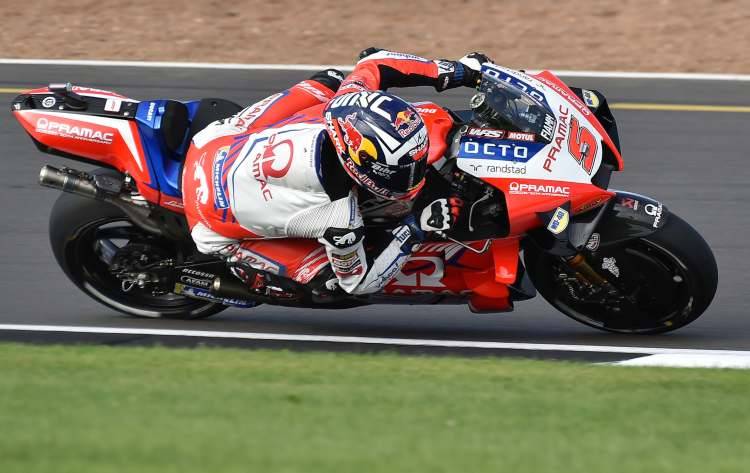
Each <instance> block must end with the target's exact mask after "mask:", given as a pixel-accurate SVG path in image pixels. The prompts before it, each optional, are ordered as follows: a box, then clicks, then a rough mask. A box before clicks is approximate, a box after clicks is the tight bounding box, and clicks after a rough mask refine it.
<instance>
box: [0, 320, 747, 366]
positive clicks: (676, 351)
mask: <svg viewBox="0 0 750 473" xmlns="http://www.w3.org/2000/svg"><path fill="white" fill-rule="evenodd" d="M0 330H12V331H20V332H59V333H94V334H117V335H154V336H169V337H200V338H225V339H240V340H270V341H292V342H321V343H357V344H366V345H392V346H419V347H443V348H480V349H488V350H535V351H572V352H589V353H623V354H636V355H660V354H666V355H709V356H710V355H721V356H726V355H732V356H739V357H748V360H750V351H738V350H700V349H688V348H656V347H622V346H603V345H559V344H551V343H506V342H481V341H471V340H429V339H416V338H379V337H348V336H335V335H302V334H288V333H257V332H218V331H217V332H215V331H211V330H170V329H148V328H124V327H85V326H65V325H20V324H19V325H16V324H0Z"/></svg>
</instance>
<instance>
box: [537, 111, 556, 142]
mask: <svg viewBox="0 0 750 473" xmlns="http://www.w3.org/2000/svg"><path fill="white" fill-rule="evenodd" d="M554 129H555V117H554V116H552V115H551V114H549V113H547V114H545V115H544V124H543V125H542V131H541V133H540V135H542V138H544V139H545V140H546V141H547V142H550V141H552V132H553V131H554Z"/></svg>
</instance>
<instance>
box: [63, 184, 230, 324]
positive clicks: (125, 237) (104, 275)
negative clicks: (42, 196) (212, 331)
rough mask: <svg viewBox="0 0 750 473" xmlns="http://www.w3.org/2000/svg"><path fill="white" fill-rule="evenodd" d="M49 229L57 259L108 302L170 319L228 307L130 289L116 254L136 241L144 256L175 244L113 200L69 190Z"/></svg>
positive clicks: (166, 251)
mask: <svg viewBox="0 0 750 473" xmlns="http://www.w3.org/2000/svg"><path fill="white" fill-rule="evenodd" d="M49 233H50V243H51V245H52V251H53V253H54V255H55V259H56V260H57V263H58V264H59V265H60V267H61V268H62V270H63V271H64V272H65V274H66V275H67V276H68V278H69V279H70V280H71V281H72V282H73V284H75V285H76V286H77V287H78V288H79V289H81V290H82V291H83V292H85V293H86V294H88V295H89V296H90V297H91V298H93V299H95V300H96V301H98V302H100V303H102V304H104V305H106V306H107V307H110V308H112V309H115V310H117V311H119V312H122V313H124V314H128V315H132V316H136V317H149V318H169V319H200V318H205V317H209V316H211V315H214V314H216V313H218V312H221V311H222V310H224V309H226V306H224V305H221V304H215V303H212V302H208V301H203V300H198V299H191V298H188V297H185V296H181V295H177V294H163V295H152V294H151V293H150V292H148V291H143V290H138V289H137V288H133V289H131V290H130V291H127V292H126V291H124V290H123V284H122V281H120V280H119V279H117V278H116V277H115V276H114V275H113V274H112V272H111V271H110V266H111V264H112V259H113V258H114V257H116V254H122V251H120V252H119V253H118V251H119V250H121V249H122V248H125V247H127V246H129V245H130V246H131V247H135V248H136V249H137V251H138V255H139V256H140V257H143V258H147V259H148V258H153V260H158V259H165V258H169V257H171V256H172V254H173V253H174V251H175V250H174V246H175V245H174V242H171V241H169V240H166V239H163V238H159V237H154V236H153V235H150V234H148V233H146V232H144V231H143V230H141V229H140V228H138V227H137V226H135V225H134V224H133V223H132V222H130V221H129V220H128V218H127V216H126V215H125V214H124V213H123V212H122V211H121V210H120V209H118V208H117V207H115V206H113V205H111V204H108V203H105V202H101V201H97V200H93V199H88V198H86V197H81V196H78V195H74V194H69V193H63V194H61V195H60V197H59V198H58V199H57V201H56V202H55V205H54V206H53V208H52V214H51V215H50V222H49Z"/></svg>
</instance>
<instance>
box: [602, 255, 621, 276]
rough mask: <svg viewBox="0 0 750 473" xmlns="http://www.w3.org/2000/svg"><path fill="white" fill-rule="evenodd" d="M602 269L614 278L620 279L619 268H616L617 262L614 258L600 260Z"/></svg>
mask: <svg viewBox="0 0 750 473" xmlns="http://www.w3.org/2000/svg"><path fill="white" fill-rule="evenodd" d="M602 269H605V270H607V271H609V272H610V273H612V276H614V277H616V278H619V277H620V268H618V267H617V260H616V259H615V258H604V259H603V260H602Z"/></svg>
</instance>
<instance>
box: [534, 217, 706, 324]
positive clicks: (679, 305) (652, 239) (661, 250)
mask: <svg viewBox="0 0 750 473" xmlns="http://www.w3.org/2000/svg"><path fill="white" fill-rule="evenodd" d="M584 254H585V256H586V260H587V262H588V263H589V265H590V266H591V267H592V268H594V269H595V270H596V271H597V272H599V273H600V274H602V275H603V276H605V277H606V278H607V279H608V280H609V281H611V282H612V284H613V285H614V286H615V287H616V288H617V289H618V291H619V293H620V294H622V295H624V296H626V297H625V298H624V300H622V299H621V300H619V301H617V300H615V299H613V298H604V300H602V298H601V297H594V296H589V297H588V298H587V297H581V293H580V292H579V291H577V289H576V284H575V282H573V283H570V282H569V281H570V278H568V279H567V282H566V280H565V278H564V277H563V274H564V272H565V271H564V268H565V267H564V265H565V263H563V262H562V261H561V260H560V259H559V258H556V257H553V256H550V255H548V254H546V253H543V252H542V251H541V250H539V249H538V248H536V247H529V248H526V249H525V251H524V260H525V263H526V267H527V269H528V271H529V276H530V277H531V280H532V281H533V283H534V285H535V286H536V288H537V290H538V291H539V293H541V294H542V296H543V297H544V298H545V299H546V300H547V301H548V302H549V303H550V304H552V305H553V306H554V307H555V308H557V309H558V310H560V311H561V312H562V313H564V314H565V315H567V316H569V317H571V318H573V319H575V320H577V321H579V322H582V323H584V324H586V325H590V326H592V327H596V328H598V329H601V330H607V331H610V332H617V333H637V334H653V333H663V332H668V331H671V330H675V329H678V328H680V327H684V326H685V325H687V324H689V323H690V322H692V321H694V320H695V319H697V318H698V317H699V316H700V315H701V314H702V313H703V312H704V311H705V310H706V309H707V308H708V306H709V304H710V303H711V301H712V300H713V298H714V295H715V294H716V286H717V284H718V269H717V267H716V260H715V259H714V255H713V252H712V251H711V248H709V246H708V244H707V243H706V242H705V240H704V239H703V238H702V237H701V236H700V234H698V232H696V231H695V229H693V227H691V226H690V225H689V224H688V223H687V222H685V221H684V220H682V219H681V218H680V217H678V216H677V215H674V214H670V215H669V217H668V220H667V223H666V224H665V225H664V226H663V227H662V228H661V229H659V230H658V231H656V232H655V233H653V234H651V235H649V236H647V237H643V238H635V239H632V240H628V241H625V242H622V243H618V244H616V245H609V246H608V245H606V242H601V245H600V247H599V248H598V249H597V250H596V251H594V252H589V251H586V252H585V253H584Z"/></svg>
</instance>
